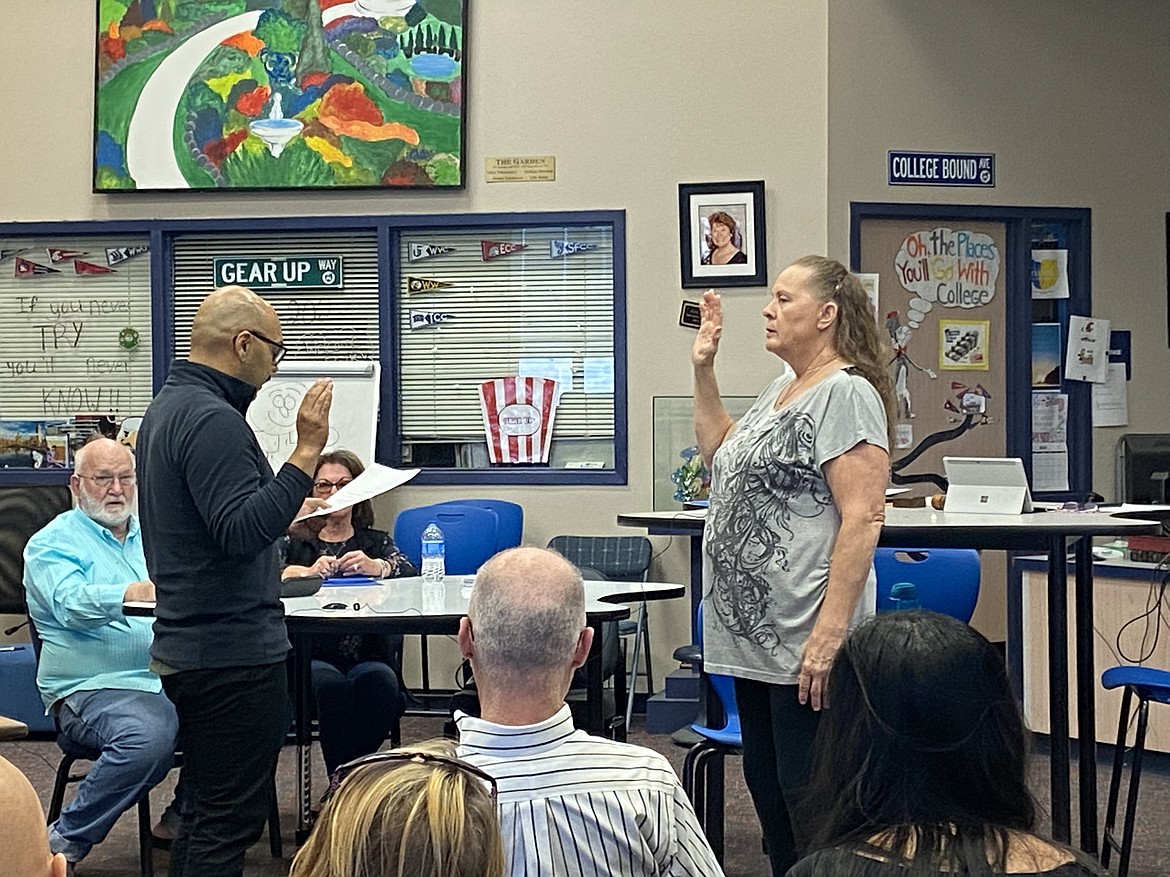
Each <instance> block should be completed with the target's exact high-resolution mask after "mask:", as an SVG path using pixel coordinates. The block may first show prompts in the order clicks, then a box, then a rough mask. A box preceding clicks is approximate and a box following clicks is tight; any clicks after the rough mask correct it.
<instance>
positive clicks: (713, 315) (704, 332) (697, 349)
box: [691, 289, 723, 366]
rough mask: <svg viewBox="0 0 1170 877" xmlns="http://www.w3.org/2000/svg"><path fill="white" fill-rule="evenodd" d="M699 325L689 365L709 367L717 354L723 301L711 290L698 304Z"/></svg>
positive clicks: (721, 326) (704, 294) (705, 293)
mask: <svg viewBox="0 0 1170 877" xmlns="http://www.w3.org/2000/svg"><path fill="white" fill-rule="evenodd" d="M699 316H700V319H701V323H700V325H699V331H698V333H697V334H696V335H695V343H694V345H692V347H691V364H692V365H695V366H711V365H713V364H714V362H715V354H716V353H718V352H719V336H720V335H722V334H723V300H722V299H721V298H720V297H719V294H718V293H716V292H715V290H713V289H708V290H707V291H706V292H704V293H703V300H702V301H701V302H699Z"/></svg>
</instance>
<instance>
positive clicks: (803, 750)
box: [691, 256, 892, 877]
mask: <svg viewBox="0 0 1170 877" xmlns="http://www.w3.org/2000/svg"><path fill="white" fill-rule="evenodd" d="M700 312H701V314H702V325H701V326H700V328H699V332H698V335H697V337H696V339H695V343H694V347H693V348H692V351H691V361H692V365H693V367H694V393H695V398H694V406H695V436H696V438H697V440H698V445H699V450H700V452H701V453H702V455H703V459H704V460H705V461H706V462H707V463H708V465H709V466H710V468H711V473H712V474H711V498H710V508H709V509H708V512H707V526H706V528H705V532H704V536H703V597H704V599H705V600H706V601H707V602H706V606H707V610H706V612H705V613H704V620H703V664H704V666H705V667H706V669H707V670H708V671H709V672H711V673H719V674H722V675H725V676H732V677H734V678H735V697H736V700H737V701H738V703H739V710H740V718H741V722H742V727H743V769H744V778H745V780H746V781H747V785H748V789H749V791H750V792H751V795H752V801H753V803H754V804H755V807H756V813H757V815H758V816H759V818H760V825H761V827H762V828H763V831H764V839H765V841H766V843H767V847H768V855H769V858H770V859H771V863H772V873H773V874H774V875H776V877H780V875H782V874H784V872H785V871H787V870H788V869H789V868H790V867H791V866H792V865H793V864H794V863H795V862H796V859H797V855H798V853H799V852H800V851H802V850H803V849H804V846H805V842H806V834H807V832H806V831H805V830H804V826H802V825H800V824H798V823H797V822H796V821H794V820H793V819H792V811H793V807H794V806H795V804H796V801H797V798H798V795H799V792H800V790H801V788H802V787H803V786H804V784H805V782H806V781H807V778H808V770H809V764H810V760H811V757H812V746H813V739H814V737H815V736H816V730H817V722H818V720H819V717H820V709H821V707H822V705H823V704H824V701H825V696H826V695H825V677H826V676H827V675H828V672H829V667H830V666H831V664H832V662H833V657H834V656H835V655H836V654H837V649H839V648H840V647H841V643H842V642H844V640H845V635H846V633H848V631H849V630H850V629H851V628H853V627H855V626H857V625H858V624H860V623H861V622H862V621H864V620H865V618H866V617H867V616H869V615H872V614H873V611H874V602H875V599H876V598H875V596H874V588H875V577H874V573H873V550H874V546H875V545H876V544H877V538H878V534H879V533H880V532H881V527H882V520H883V515H884V508H885V487H886V484H887V483H888V481H889V453H888V450H887V449H888V448H889V437H888V425H887V424H888V423H889V418H888V416H887V412H888V411H889V410H890V405H891V402H892V393H891V388H890V378H889V370H888V363H889V349H888V346H887V345H886V343H885V339H884V336H883V334H882V332H880V331H879V329H878V325H877V321H876V320H875V318H874V312H873V307H872V306H871V305H870V303H869V299H868V298H867V296H866V294H865V290H864V288H863V287H862V286H861V282H860V281H859V280H858V279H857V277H855V276H854V275H852V274H850V273H849V271H848V270H846V268H845V266H844V265H842V264H841V263H840V262H835V261H833V260H832V259H826V258H823V257H821V256H807V257H805V258H803V259H800V260H799V261H797V262H795V263H794V264H792V265H790V266H789V267H787V268H785V269H784V270H783V271H782V272H780V276H779V277H777V278H776V282H775V283H774V284H773V286H772V295H771V298H770V300H769V301H768V304H767V306H766V307H765V308H764V313H763V316H764V319H765V321H766V322H765V324H764V346H765V347H766V348H767V350H768V351H769V352H770V353H773V354H775V355H776V356H777V357H779V358H780V359H781V360H782V363H783V364H782V366H781V368H782V371H781V374H780V376H779V377H777V378H776V379H775V380H773V381H772V382H771V384H769V386H768V387H767V389H765V390H764V392H763V393H761V394H760V396H759V398H758V399H756V402H755V404H754V405H752V407H751V408H750V409H749V410H748V412H747V413H746V414H745V415H744V416H743V417H742V418H741V419H740V421H739V422H738V423H736V422H735V421H733V420H732V419H731V416H730V415H729V414H728V413H727V409H726V408H725V407H724V405H723V402H722V400H721V399H720V396H719V386H718V383H717V382H716V380H715V369H714V364H715V355H716V353H717V352H718V349H719V341H720V337H721V335H722V332H723V309H722V304H721V302H720V299H719V296H718V295H716V294H715V293H714V292H712V291H711V290H708V291H707V292H706V293H704V295H703V301H702V304H701V305H700Z"/></svg>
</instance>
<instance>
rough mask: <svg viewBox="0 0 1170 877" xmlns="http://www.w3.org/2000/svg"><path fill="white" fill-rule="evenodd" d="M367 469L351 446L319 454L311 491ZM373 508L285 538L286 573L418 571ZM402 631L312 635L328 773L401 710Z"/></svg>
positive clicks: (378, 735) (375, 741) (323, 494)
mask: <svg viewBox="0 0 1170 877" xmlns="http://www.w3.org/2000/svg"><path fill="white" fill-rule="evenodd" d="M365 470H366V467H365V466H364V465H362V461H361V460H360V459H359V458H358V456H357V454H355V453H353V452H352V451H333V452H331V453H328V454H324V455H322V457H321V458H320V459H319V460H318V461H317V469H316V472H315V473H314V474H313V492H312V496H314V497H316V498H317V499H323V500H326V501H328V499H329V497H331V496H332V495H333V493H334V492H335V491H337V490H340V489H341V488H342V487H344V486H345V485H347V484H349V482H351V481H353V479H355V478H356V477H357V476H359V475H361V474H362V472H364V471H365ZM373 525H374V507H373V505H372V504H371V503H370V501H369V500H368V499H367V500H363V501H362V502H359V503H357V504H356V505H353V506H350V507H348V508H344V509H338V510H337V511H335V512H333V513H332V514H330V515H329V516H328V517H327V518H326V521H325V526H324V528H323V529H322V530H321V532H320V533H319V534H318V535H317V536H316V538H314V539H311V540H305V539H293V538H291V537H289V536H286V537H284V540H283V542H282V548H281V550H282V555H283V557H282V559H283V562H284V564H285V567H284V572H283V577H284V578H289V577H291V576H303V575H321V576H325V577H329V576H344V575H355V576H357V575H360V576H369V577H371V578H376V579H388V578H400V577H402V576H414V575H418V572H417V570H415V568H414V565H413V564H412V563H411V562H410V561H409V560H407V558H406V555H405V554H403V553H402V552H401V551H399V550H398V548H397V546H396V545H395V544H394V540H393V539H391V538H390V534H389V533H386V532H385V531H383V530H375V529H374V526H373ZM401 648H402V637H401V636H398V635H378V634H341V635H337V636H335V635H330V634H317V635H315V636H314V637H313V647H312V657H313V665H312V666H313V693H314V697H315V699H316V702H317V722H318V724H319V726H320V731H321V755H322V756H323V757H324V759H325V767H326V769H327V770H328V772H330V773H332V772H333V771H334V769H336V768H337V766H338V765H339V764H342V763H344V762H347V761H350V760H352V759H354V758H357V757H359V756H361V755H365V754H367V753H369V752H374V751H375V750H377V749H378V747H380V746H381V745H382V742H383V741H384V740H385V739H386V735H387V734H388V733H389V732H390V729H391V727H393V725H394V721H395V719H397V718H398V717H399V716H401V715H402V713H403V711H404V710H405V708H406V704H405V699H404V696H403V686H402V680H401V677H400V675H399V673H400V668H399V657H398V655H399V653H400V652H401Z"/></svg>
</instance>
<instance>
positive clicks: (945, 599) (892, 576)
mask: <svg viewBox="0 0 1170 877" xmlns="http://www.w3.org/2000/svg"><path fill="white" fill-rule="evenodd" d="M873 565H874V569H875V570H876V572H877V611H878V612H889V611H890V610H891V609H893V608H894V601H893V600H891V599H890V591H891V589H892V588H893V587H894V585H896V584H900V583H902V582H909V583H910V584H912V585H914V587H915V588H916V589H917V592H918V604H919V606H921V607H922V608H923V609H929V610H930V611H932V612H938V613H940V614H942V615H950V616H951V617H952V618H957V619H959V620H960V621H962V622H965V623H966V622H970V620H971V616H972V615H973V614H974V613H975V604H976V603H977V602H978V601H979V552H978V551H976V550H974V549H973V548H879V549H878V550H877V551H876V552H874V558H873Z"/></svg>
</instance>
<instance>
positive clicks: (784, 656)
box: [703, 370, 888, 685]
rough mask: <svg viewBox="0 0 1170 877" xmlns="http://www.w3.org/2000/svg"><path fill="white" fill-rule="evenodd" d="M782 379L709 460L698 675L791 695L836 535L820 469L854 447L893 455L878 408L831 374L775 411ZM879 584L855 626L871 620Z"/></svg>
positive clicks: (853, 379) (861, 389)
mask: <svg viewBox="0 0 1170 877" xmlns="http://www.w3.org/2000/svg"><path fill="white" fill-rule="evenodd" d="M792 380H794V375H793V373H792V372H791V371H788V372H786V373H785V374H784V375H781V376H780V377H778V378H777V379H776V380H774V381H773V382H772V383H771V385H770V386H769V387H768V388H767V389H766V390H765V391H764V392H763V393H762V394H761V395H760V397H759V398H758V399H756V401H755V404H753V405H752V407H751V409H750V410H749V411H748V412H747V414H745V415H744V416H743V418H742V419H741V420H740V421H739V423H738V424H736V428H735V431H734V432H733V433H732V434H731V437H730V438H728V439H727V441H725V442H724V443H723V446H722V447H720V448H719V450H718V451H717V452H716V453H715V459H714V461H713V465H712V473H711V504H710V507H709V509H708V512H707V525H706V529H705V531H704V534H703V596H704V598H705V599H706V601H707V602H706V608H705V611H704V619H703V665H704V668H705V669H706V670H707V671H708V672H710V673H721V674H724V675H729V676H738V677H740V678H743V679H755V680H758V681H761V682H769V683H772V684H777V685H795V684H796V683H797V681H798V675H799V672H800V657H801V651H802V649H803V648H804V643H805V640H806V639H808V635H809V633H810V632H811V631H812V628H813V623H814V622H815V621H816V618H817V613H818V612H819V611H820V608H821V603H822V602H823V601H824V598H825V589H826V587H827V585H828V581H829V558H830V556H831V555H832V552H833V543H834V541H835V540H836V538H837V530H838V529H839V528H840V525H841V517H840V514H839V513H838V511H837V507H836V506H835V505H834V504H833V497H832V495H831V494H830V492H829V485H828V483H827V482H826V481H825V476H824V472H823V471H822V468H821V467H822V466H823V465H824V464H825V463H827V462H828V461H830V460H832V459H834V458H836V457H839V456H841V455H842V454H843V453H845V452H846V451H848V450H850V449H851V448H853V447H854V446H856V445H857V444H859V443H860V442H868V443H870V444H874V445H878V446H879V447H881V448H885V449H887V450H888V442H887V439H886V416H885V410H884V408H883V406H882V402H881V397H880V396H879V395H878V393H877V391H876V390H875V389H874V388H873V385H872V384H870V383H869V381H867V380H866V379H865V378H864V377H862V376H861V375H860V374H856V373H853V372H850V371H848V370H842V371H837V372H834V373H833V374H831V375H829V376H828V377H827V378H825V379H824V380H822V381H821V382H820V383H818V384H816V385H815V386H813V387H812V388H811V389H809V390H807V391H806V392H804V393H802V394H801V395H800V396H798V397H797V398H796V399H795V400H794V401H793V402H791V403H790V404H788V405H786V406H785V407H784V408H783V409H781V410H780V411H776V410H775V404H776V399H777V398H778V397H779V395H780V392H781V390H783V388H784V387H785V386H786V385H787V384H788V383H789V382H790V381H792ZM874 600H875V596H874V574H873V570H872V569H871V570H870V574H869V580H868V581H867V583H866V587H865V592H864V593H863V594H862V596H861V599H860V601H859V602H858V604H857V610H856V611H855V612H854V615H853V622H852V625H851V626H856V625H857V624H860V623H861V622H862V621H863V620H865V619H866V618H867V617H869V616H870V615H873V613H874Z"/></svg>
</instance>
